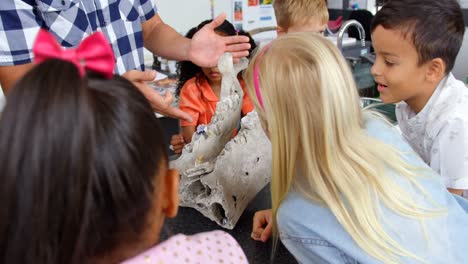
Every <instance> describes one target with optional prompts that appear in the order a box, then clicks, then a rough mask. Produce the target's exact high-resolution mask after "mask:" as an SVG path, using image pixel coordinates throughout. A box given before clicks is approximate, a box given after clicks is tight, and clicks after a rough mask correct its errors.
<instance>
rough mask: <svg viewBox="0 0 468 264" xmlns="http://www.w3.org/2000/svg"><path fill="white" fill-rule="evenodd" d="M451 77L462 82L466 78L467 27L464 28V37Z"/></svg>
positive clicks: (467, 62)
mask: <svg viewBox="0 0 468 264" xmlns="http://www.w3.org/2000/svg"><path fill="white" fill-rule="evenodd" d="M453 75H454V76H455V77H456V78H457V79H460V80H462V81H465V78H466V77H467V76H468V27H467V28H465V37H464V39H463V44H462V47H461V49H460V52H459V53H458V57H457V61H456V62H455V67H454V68H453Z"/></svg>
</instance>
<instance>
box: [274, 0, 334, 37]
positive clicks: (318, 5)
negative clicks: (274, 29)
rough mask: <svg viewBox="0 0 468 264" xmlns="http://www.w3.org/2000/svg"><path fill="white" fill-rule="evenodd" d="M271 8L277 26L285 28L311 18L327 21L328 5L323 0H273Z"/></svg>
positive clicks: (299, 24)
mask: <svg viewBox="0 0 468 264" xmlns="http://www.w3.org/2000/svg"><path fill="white" fill-rule="evenodd" d="M273 8H274V10H275V16H276V20H277V24H278V26H280V27H282V28H284V29H285V30H287V29H288V28H290V27H292V26H303V25H305V24H307V23H308V22H310V20H311V19H318V21H320V22H321V23H324V24H325V23H327V22H328V7H327V2H326V1H325V0H274V1H273Z"/></svg>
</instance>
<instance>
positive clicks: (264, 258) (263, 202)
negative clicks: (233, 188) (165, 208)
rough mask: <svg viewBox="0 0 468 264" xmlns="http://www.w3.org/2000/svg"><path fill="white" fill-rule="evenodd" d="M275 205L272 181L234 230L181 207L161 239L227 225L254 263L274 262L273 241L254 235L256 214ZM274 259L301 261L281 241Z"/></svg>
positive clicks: (168, 222) (245, 212)
mask: <svg viewBox="0 0 468 264" xmlns="http://www.w3.org/2000/svg"><path fill="white" fill-rule="evenodd" d="M270 207H271V202H270V185H267V186H266V187H265V188H263V190H262V191H261V192H259V193H258V195H257V196H256V197H255V198H254V200H252V202H251V203H250V204H249V205H248V206H247V208H246V209H245V211H244V213H243V214H242V216H241V217H240V219H239V222H237V225H236V227H234V229H233V230H228V229H223V228H222V227H220V226H218V225H217V224H216V223H215V222H213V221H211V220H210V219H208V218H206V217H204V216H203V215H202V214H201V213H199V212H198V211H196V210H195V209H192V208H187V207H179V213H178V214H177V217H176V218H174V219H167V220H166V224H165V226H164V228H163V230H162V232H161V240H165V239H166V238H168V237H169V236H172V235H175V234H178V233H183V234H186V235H193V234H196V233H200V232H207V231H212V230H215V229H223V230H224V231H226V232H228V233H229V234H231V235H232V236H233V237H234V238H235V239H236V240H237V241H238V242H239V244H240V245H241V247H242V249H243V250H244V252H245V255H246V256H247V259H248V260H249V263H251V264H256V263H259V264H264V263H271V262H270V259H271V255H272V242H271V240H270V241H269V242H267V243H263V242H258V241H254V240H253V239H251V238H250V233H251V232H252V219H253V215H254V213H255V212H256V211H258V210H263V209H267V208H270ZM272 263H279V264H289V263H297V262H296V261H295V260H294V257H293V256H292V255H291V254H290V253H289V252H288V251H287V249H286V248H285V247H284V246H283V245H282V244H281V243H279V246H278V248H277V249H276V253H275V256H274V260H273V262H272Z"/></svg>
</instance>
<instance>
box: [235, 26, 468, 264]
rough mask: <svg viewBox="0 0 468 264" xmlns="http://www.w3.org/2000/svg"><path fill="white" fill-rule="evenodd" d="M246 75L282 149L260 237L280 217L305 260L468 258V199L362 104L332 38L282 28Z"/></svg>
mask: <svg viewBox="0 0 468 264" xmlns="http://www.w3.org/2000/svg"><path fill="white" fill-rule="evenodd" d="M244 79H245V80H246V82H247V88H248V91H249V94H250V96H251V98H252V100H253V101H254V103H255V105H256V109H257V111H258V113H259V116H260V119H261V122H262V125H263V128H264V130H265V133H266V134H267V135H268V137H269V138H270V140H271V143H272V152H273V153H272V155H273V166H272V178H271V198H272V214H271V220H272V221H271V220H270V218H269V217H268V216H269V214H268V211H266V212H265V211H264V212H263V213H260V216H259V215H258V214H257V216H256V217H255V219H254V230H253V238H254V239H258V240H260V239H262V240H265V239H266V238H267V237H268V235H265V232H268V229H269V228H270V227H271V226H273V233H274V234H277V235H279V237H280V238H281V241H282V242H283V244H284V245H285V246H286V247H287V248H288V249H289V250H290V251H291V253H292V254H293V255H294V256H295V257H296V259H297V260H298V261H299V262H300V263H466V260H465V255H466V253H465V252H466V251H467V249H468V247H467V246H466V244H465V243H464V242H463V241H464V240H466V238H467V237H468V214H467V212H466V211H465V210H464V209H463V207H464V206H468V202H467V201H466V200H463V199H462V198H459V197H457V198H456V197H454V196H452V194H450V193H449V192H447V190H446V189H445V187H444V185H443V183H442V182H441V181H440V178H439V177H438V176H437V175H435V173H434V172H433V171H432V170H430V168H429V167H428V166H427V165H425V163H424V162H423V161H422V160H421V159H420V158H419V157H418V156H417V155H416V154H415V152H414V151H413V150H412V149H411V148H410V147H409V145H408V144H407V143H406V142H405V141H404V140H402V138H401V136H400V135H399V134H398V132H396V131H395V129H394V128H393V127H392V126H391V125H390V124H389V123H388V122H386V121H385V119H384V118H383V117H381V116H379V115H377V114H375V113H373V112H370V111H364V112H363V111H362V110H361V108H360V104H359V97H358V92H357V88H356V85H355V82H354V80H353V76H352V74H351V72H350V70H349V67H348V65H347V64H346V62H345V60H344V58H343V57H342V55H341V53H340V52H339V51H338V50H337V48H336V47H335V46H334V45H333V44H332V43H330V42H329V41H327V40H326V39H324V38H323V37H321V36H319V35H314V34H311V33H295V34H288V35H286V36H283V37H280V38H278V39H277V40H275V41H273V42H272V43H271V44H270V45H269V46H267V47H265V48H263V49H262V50H260V51H259V52H258V53H257V55H256V56H255V57H254V59H253V61H252V62H251V65H250V66H249V68H248V70H247V71H246V73H245V78H244ZM465 208H467V207H465ZM264 224H269V225H268V226H267V227H266V228H265V227H264ZM271 224H272V225H271Z"/></svg>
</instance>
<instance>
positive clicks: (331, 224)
mask: <svg viewBox="0 0 468 264" xmlns="http://www.w3.org/2000/svg"><path fill="white" fill-rule="evenodd" d="M366 131H367V133H368V135H370V136H372V137H374V138H377V139H379V140H382V141H383V142H386V143H387V144H390V145H392V146H394V147H395V148H397V149H398V150H399V151H401V153H402V155H403V158H404V159H405V161H407V162H408V163H409V164H411V165H413V166H417V167H422V168H427V170H423V171H424V172H422V173H424V174H427V175H428V176H429V177H424V178H423V177H420V178H418V182H419V184H420V185H421V186H422V187H423V188H425V189H426V191H427V192H428V194H429V195H430V196H431V197H432V198H433V199H434V200H435V202H436V203H437V204H438V205H441V206H443V207H444V208H446V209H447V210H448V213H447V214H446V215H443V216H440V217H436V218H428V219H426V220H425V221H424V225H425V227H426V231H427V233H428V238H429V239H427V240H426V238H425V236H424V234H423V231H422V230H423V229H422V228H421V225H420V223H419V222H418V221H415V220H412V219H409V218H405V217H403V216H401V215H398V214H397V213H395V212H393V211H391V210H390V209H388V208H387V207H385V206H384V204H383V203H382V204H381V206H382V214H383V216H382V219H383V220H384V221H382V225H383V226H384V228H385V231H386V232H387V233H388V234H389V235H390V236H391V237H392V238H393V239H394V240H396V241H397V242H398V243H399V245H400V246H402V247H403V248H404V249H406V250H409V251H410V252H411V253H413V254H415V255H417V256H419V257H421V258H422V259H424V260H425V263H431V264H432V263H434V264H439V263H440V264H462V263H468V200H466V199H464V198H461V197H456V196H455V195H452V194H450V193H449V192H448V191H447V190H446V189H445V186H444V184H443V182H442V179H441V177H440V176H438V175H437V174H435V173H434V172H433V171H432V170H430V169H429V167H428V166H427V165H426V164H425V163H424V162H423V161H422V160H421V159H420V158H419V157H418V156H417V155H416V154H415V153H414V151H413V150H412V149H411V147H410V146H409V145H408V144H407V143H406V142H405V141H404V140H403V139H402V138H401V136H400V135H399V134H398V132H396V131H395V130H394V129H393V128H391V127H389V126H388V125H387V124H386V123H384V122H382V121H380V120H376V119H369V118H368V119H367V121H366ZM389 173H391V172H389ZM393 175H394V177H395V181H396V182H397V183H398V184H399V185H400V186H402V188H403V189H404V190H405V191H407V192H408V193H410V194H411V195H413V197H414V199H415V201H416V202H417V203H420V204H421V205H423V206H430V205H431V204H429V203H428V201H427V199H425V197H423V196H422V195H419V193H418V192H416V191H414V187H412V186H411V185H410V184H409V183H408V182H407V180H406V179H404V178H403V177H399V176H398V175H395V174H394V173H393ZM356 191H359V190H356ZM277 221H278V229H279V232H280V238H281V241H282V242H283V244H284V245H285V246H286V247H287V248H288V250H289V251H290V252H291V253H292V254H293V255H294V257H295V258H296V259H297V260H298V261H299V262H300V263H346V264H355V263H382V262H381V261H379V260H377V259H375V258H374V257H372V256H370V255H369V254H367V252H366V251H364V250H363V249H361V248H360V247H359V246H358V245H357V243H356V242H354V240H353V239H352V237H351V236H350V235H349V234H348V233H347V232H346V231H345V229H344V228H343V227H342V226H341V225H340V223H339V222H338V221H337V219H336V218H335V216H334V215H333V214H332V212H331V211H330V210H329V209H328V208H325V207H322V206H321V205H319V204H316V203H314V202H313V201H312V200H310V199H306V198H305V197H303V196H302V195H301V194H299V193H297V192H294V191H293V190H292V191H290V192H289V193H288V194H287V196H286V198H285V200H284V201H283V202H282V203H281V205H280V207H279V209H278V214H277ZM398 263H421V262H419V261H417V260H415V259H413V258H407V257H401V258H400V260H399V261H398Z"/></svg>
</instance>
